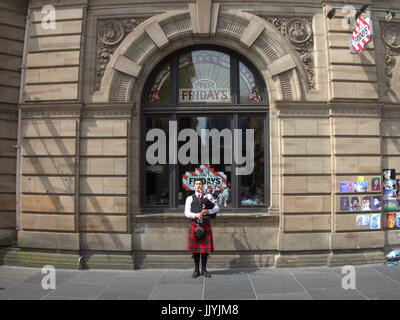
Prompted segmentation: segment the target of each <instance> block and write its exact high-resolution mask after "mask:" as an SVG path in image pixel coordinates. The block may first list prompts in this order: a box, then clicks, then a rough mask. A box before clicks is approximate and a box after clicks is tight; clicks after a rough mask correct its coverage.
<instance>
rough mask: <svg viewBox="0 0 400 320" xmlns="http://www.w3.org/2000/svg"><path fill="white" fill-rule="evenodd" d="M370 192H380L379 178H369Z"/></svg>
mask: <svg viewBox="0 0 400 320" xmlns="http://www.w3.org/2000/svg"><path fill="white" fill-rule="evenodd" d="M371 191H372V192H377V191H381V178H380V177H372V178H371Z"/></svg>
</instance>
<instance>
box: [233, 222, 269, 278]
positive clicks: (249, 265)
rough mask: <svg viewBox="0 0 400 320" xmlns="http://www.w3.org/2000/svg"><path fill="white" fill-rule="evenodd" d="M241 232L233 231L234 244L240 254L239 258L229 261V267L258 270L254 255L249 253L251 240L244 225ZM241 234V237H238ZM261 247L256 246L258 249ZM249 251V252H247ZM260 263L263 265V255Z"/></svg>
mask: <svg viewBox="0 0 400 320" xmlns="http://www.w3.org/2000/svg"><path fill="white" fill-rule="evenodd" d="M240 231H241V232H240V233H238V232H234V233H232V238H233V246H234V247H235V249H236V251H237V252H238V254H239V258H235V259H232V260H231V261H230V262H229V268H238V267H239V268H246V269H250V270H254V271H255V270H257V269H258V267H257V264H256V261H255V260H254V256H253V255H251V254H249V250H250V248H251V246H250V243H249V240H248V238H247V236H246V232H245V229H244V227H241V230H240ZM238 235H240V239H239V237H238ZM258 249H259V248H258V247H256V250H258ZM246 252H247V253H246ZM258 265H262V261H261V257H260V258H259V261H258Z"/></svg>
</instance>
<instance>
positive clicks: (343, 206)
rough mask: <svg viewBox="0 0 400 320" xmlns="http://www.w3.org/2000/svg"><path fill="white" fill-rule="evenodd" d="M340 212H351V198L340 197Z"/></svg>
mask: <svg viewBox="0 0 400 320" xmlns="http://www.w3.org/2000/svg"><path fill="white" fill-rule="evenodd" d="M340 211H350V197H340Z"/></svg>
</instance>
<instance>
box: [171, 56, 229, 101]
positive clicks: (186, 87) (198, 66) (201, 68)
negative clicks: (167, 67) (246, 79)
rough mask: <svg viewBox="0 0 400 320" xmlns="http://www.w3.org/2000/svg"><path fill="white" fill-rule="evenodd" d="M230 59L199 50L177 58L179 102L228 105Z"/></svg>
mask: <svg viewBox="0 0 400 320" xmlns="http://www.w3.org/2000/svg"><path fill="white" fill-rule="evenodd" d="M230 79H231V76H230V57H229V55H227V54H225V53H221V52H216V51H208V50H199V51H192V52H189V53H187V54H184V55H182V56H181V57H180V58H179V102H181V103H191V102H212V103H224V102H230V101H231V81H230Z"/></svg>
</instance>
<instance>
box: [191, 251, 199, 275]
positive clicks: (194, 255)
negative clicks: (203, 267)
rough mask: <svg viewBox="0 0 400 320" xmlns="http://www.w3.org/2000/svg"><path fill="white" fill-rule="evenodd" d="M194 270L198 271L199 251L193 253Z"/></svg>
mask: <svg viewBox="0 0 400 320" xmlns="http://www.w3.org/2000/svg"><path fill="white" fill-rule="evenodd" d="M193 260H194V271H196V272H199V265H200V253H193Z"/></svg>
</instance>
